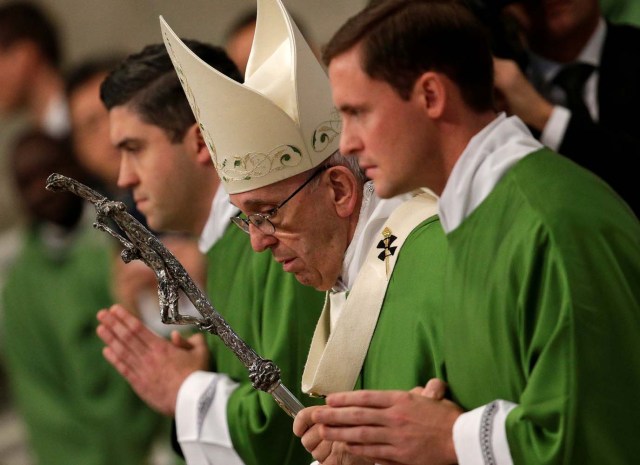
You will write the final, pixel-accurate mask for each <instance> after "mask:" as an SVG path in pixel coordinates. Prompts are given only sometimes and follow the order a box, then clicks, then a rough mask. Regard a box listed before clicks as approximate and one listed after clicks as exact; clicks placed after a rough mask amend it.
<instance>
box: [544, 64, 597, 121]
mask: <svg viewBox="0 0 640 465" xmlns="http://www.w3.org/2000/svg"><path fill="white" fill-rule="evenodd" d="M594 69H595V67H594V66H593V65H589V64H587V63H573V64H570V65H567V66H565V67H564V68H562V69H561V70H560V72H559V73H558V74H557V76H556V77H555V78H554V79H553V83H554V84H556V85H557V86H559V87H560V88H561V89H562V90H564V92H565V94H566V96H567V107H568V108H569V110H571V112H572V113H573V114H574V115H576V116H577V115H579V116H581V117H586V118H589V119H591V115H590V114H589V110H588V109H587V105H586V104H585V103H584V97H583V94H584V84H585V83H586V82H587V79H589V76H591V73H593V70H594Z"/></svg>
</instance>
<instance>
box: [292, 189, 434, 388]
mask: <svg viewBox="0 0 640 465" xmlns="http://www.w3.org/2000/svg"><path fill="white" fill-rule="evenodd" d="M437 211H438V199H437V197H436V196H435V195H433V193H431V192H429V191H420V192H419V193H418V194H417V195H415V196H414V197H412V198H411V199H409V200H407V201H406V202H405V203H403V204H401V205H400V206H399V207H398V208H396V209H395V210H394V211H393V213H392V214H391V215H390V216H389V218H388V220H387V221H386V223H385V226H384V227H383V228H382V230H381V231H380V239H381V241H383V240H384V239H385V237H386V238H387V239H388V240H390V239H391V238H390V237H389V234H391V235H393V236H394V237H395V239H393V240H392V241H391V243H388V244H387V248H386V249H385V248H383V247H380V245H382V244H380V243H378V244H377V245H376V246H375V247H372V248H371V250H370V251H369V252H368V254H367V257H366V259H365V261H364V263H363V265H362V268H361V269H360V271H359V273H358V276H357V277H356V280H355V282H354V284H353V288H352V289H351V291H350V292H349V294H348V298H346V297H347V295H346V293H345V292H340V293H333V295H332V293H327V299H326V300H325V305H324V309H323V310H322V314H321V315H320V319H319V321H318V324H317V326H316V329H315V332H314V334H313V339H312V341H311V348H310V349H309V355H308V357H307V363H306V365H305V370H304V373H303V375H302V390H303V391H304V392H305V393H307V394H309V395H312V396H326V395H327V394H330V393H332V392H339V391H350V390H352V389H353V387H354V386H355V383H356V381H357V379H358V375H359V374H360V370H361V369H362V364H363V363H364V359H365V356H366V355H367V351H368V349H369V343H370V342H371V337H372V336H373V331H374V330H375V327H376V323H377V321H378V315H379V314H380V309H381V308H382V302H383V301H384V296H385V294H386V292H387V285H388V282H389V278H390V277H391V274H392V273H393V268H394V266H395V263H396V260H397V258H398V256H399V255H400V249H401V248H402V245H403V244H404V241H405V240H406V238H407V237H408V236H409V234H411V231H413V230H414V229H415V227H416V226H418V225H419V224H420V223H422V222H423V221H424V220H426V219H427V218H430V217H431V216H433V215H435V214H436V213H437ZM394 249H395V250H394ZM391 251H393V253H391ZM381 255H382V256H383V257H384V256H385V255H386V258H385V259H383V260H381V259H380V258H379V257H380V256H381ZM332 302H333V305H336V304H338V306H340V305H344V308H342V310H341V311H340V313H339V315H338V317H337V319H336V320H335V325H334V327H333V328H331V312H332ZM335 310H337V309H334V313H335Z"/></svg>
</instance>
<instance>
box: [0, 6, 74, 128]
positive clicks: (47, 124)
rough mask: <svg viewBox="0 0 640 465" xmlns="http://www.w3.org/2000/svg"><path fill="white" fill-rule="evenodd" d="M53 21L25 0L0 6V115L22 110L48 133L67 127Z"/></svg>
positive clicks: (57, 39)
mask: <svg viewBox="0 0 640 465" xmlns="http://www.w3.org/2000/svg"><path fill="white" fill-rule="evenodd" d="M61 62H62V54H61V48H60V43H59V37H58V32H57V29H56V26H55V25H54V24H53V22H51V20H50V19H49V18H48V16H47V14H46V13H45V12H44V11H43V10H42V8H41V7H39V6H37V5H36V4H34V3H32V2H28V1H15V2H8V3H5V4H4V5H1V6H0V114H3V115H7V114H14V113H17V112H19V111H21V110H25V111H26V112H27V115H28V117H29V119H30V120H31V121H32V122H33V123H34V124H35V125H36V126H37V127H38V128H40V129H42V130H43V131H45V132H47V133H48V134H50V135H52V136H54V137H64V136H66V135H67V134H68V132H69V115H68V109H67V104H66V99H65V95H64V79H63V77H62V73H61V71H60V65H61Z"/></svg>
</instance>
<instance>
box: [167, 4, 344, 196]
mask: <svg viewBox="0 0 640 465" xmlns="http://www.w3.org/2000/svg"><path fill="white" fill-rule="evenodd" d="M160 23H161V28H162V36H163V39H164V42H165V45H166V47H167V50H168V51H169V55H170V56H171V59H172V61H173V65H174V66H175V68H176V71H177V73H178V76H179V77H180V81H181V83H182V86H183V87H184V90H185V93H186V95H187V98H188V99H189V102H190V104H191V108H192V109H193V113H194V115H195V116H196V119H197V120H198V123H199V125H200V129H201V131H202V134H203V137H204V139H205V141H206V143H207V147H208V148H209V151H210V153H211V158H212V159H213V162H214V165H215V167H216V170H217V171H218V174H219V176H220V179H221V180H222V183H223V185H224V187H225V189H226V191H227V192H228V193H229V194H237V193H241V192H246V191H250V190H254V189H258V188H260V187H264V186H267V185H270V184H273V183H276V182H278V181H281V180H283V179H287V178H290V177H292V176H295V175H297V174H300V173H303V172H305V171H308V170H310V169H312V168H314V167H316V166H318V165H320V164H321V163H322V162H323V161H324V160H326V159H327V158H328V157H329V156H331V155H332V154H333V153H334V152H335V151H336V150H337V149H338V143H339V135H340V130H341V124H340V117H339V115H338V112H337V111H336V109H335V107H334V106H333V103H332V100H331V88H330V85H329V79H328V77H327V74H326V72H325V70H324V68H323V67H322V65H321V64H320V62H319V61H318V59H317V58H316V56H315V55H314V53H313V51H312V50H311V48H310V47H309V45H308V44H307V42H306V41H305V40H304V38H303V37H302V34H301V33H300V31H299V30H298V28H297V26H296V25H295V23H294V22H293V20H292V19H291V17H290V16H289V14H288V13H287V11H286V10H285V8H284V6H283V5H282V3H281V1H280V0H258V15H257V23H256V32H255V36H254V40H253V46H252V49H251V55H250V57H249V62H248V64H247V71H246V76H245V82H244V84H239V83H237V82H234V81H232V80H231V79H229V78H227V77H226V76H224V75H223V74H221V73H219V72H218V71H217V70H215V69H213V68H212V67H210V66H209V65H207V64H206V63H205V62H203V61H202V60H200V59H199V58H198V57H197V56H196V55H195V54H193V53H192V52H191V51H190V50H189V49H188V48H187V47H186V46H185V45H184V44H183V43H182V41H181V40H180V39H179V38H178V36H177V35H176V34H175V33H174V32H173V31H172V30H171V28H170V27H169V26H168V25H167V23H166V22H165V21H164V19H162V18H160Z"/></svg>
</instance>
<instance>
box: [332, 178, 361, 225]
mask: <svg viewBox="0 0 640 465" xmlns="http://www.w3.org/2000/svg"><path fill="white" fill-rule="evenodd" d="M326 176H327V178H328V181H327V182H328V183H329V185H330V187H331V192H332V195H333V197H332V201H333V204H334V207H335V209H336V213H337V214H338V216H339V217H340V218H348V217H349V216H351V215H352V214H353V212H354V211H355V208H356V205H357V203H358V197H359V196H358V190H359V189H361V187H360V186H359V185H358V182H357V181H356V177H355V176H354V175H353V173H352V172H351V171H350V170H349V169H348V168H347V167H346V166H333V167H331V168H329V169H328V170H327V174H326Z"/></svg>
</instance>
